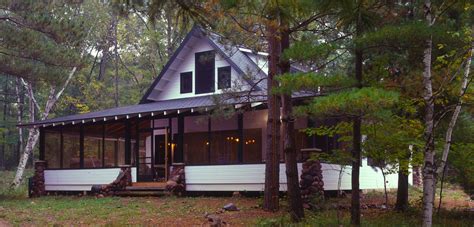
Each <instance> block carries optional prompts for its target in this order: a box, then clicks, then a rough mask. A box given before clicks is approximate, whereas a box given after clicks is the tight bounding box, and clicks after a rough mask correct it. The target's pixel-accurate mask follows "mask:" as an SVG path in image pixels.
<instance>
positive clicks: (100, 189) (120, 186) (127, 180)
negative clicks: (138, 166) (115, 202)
mask: <svg viewBox="0 0 474 227" xmlns="http://www.w3.org/2000/svg"><path fill="white" fill-rule="evenodd" d="M131 185H132V168H131V167H130V166H128V165H127V166H121V167H120V173H119V175H118V176H117V178H116V179H115V180H114V181H113V182H112V183H110V184H106V185H94V186H92V192H94V193H96V194H97V196H98V197H104V196H111V195H114V193H115V192H116V191H123V190H125V188H126V187H127V186H131Z"/></svg>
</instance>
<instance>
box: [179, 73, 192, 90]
mask: <svg viewBox="0 0 474 227" xmlns="http://www.w3.org/2000/svg"><path fill="white" fill-rule="evenodd" d="M180 91H181V94H184V93H191V92H193V72H185V73H181V74H180Z"/></svg>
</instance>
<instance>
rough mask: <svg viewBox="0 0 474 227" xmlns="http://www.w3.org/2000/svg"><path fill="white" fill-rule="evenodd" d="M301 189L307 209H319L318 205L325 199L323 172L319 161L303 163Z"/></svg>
mask: <svg viewBox="0 0 474 227" xmlns="http://www.w3.org/2000/svg"><path fill="white" fill-rule="evenodd" d="M300 187H301V197H302V198H303V206H304V207H305V208H306V209H314V208H317V207H318V204H317V203H319V202H321V200H322V199H323V197H324V182H323V172H322V170H321V163H320V162H319V161H317V160H308V161H306V162H304V163H303V170H302V171H301V180H300Z"/></svg>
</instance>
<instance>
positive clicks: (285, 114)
mask: <svg viewBox="0 0 474 227" xmlns="http://www.w3.org/2000/svg"><path fill="white" fill-rule="evenodd" d="M280 20H281V21H282V22H281V32H280V34H281V53H283V51H285V50H286V49H288V48H289V47H290V34H289V33H288V24H287V23H286V20H285V19H284V16H281V18H280ZM279 65H280V72H281V74H285V73H290V67H291V66H290V62H289V61H288V60H284V59H280V64H279ZM281 100H282V123H283V127H282V130H283V151H284V154H285V165H286V179H287V192H288V200H289V201H288V202H289V205H290V215H291V219H292V220H293V221H295V222H299V221H301V220H302V219H303V218H304V209H303V201H302V198H301V191H300V187H299V177H298V165H297V160H296V149H295V132H294V130H295V117H294V116H293V103H292V100H291V94H284V95H282V98H281Z"/></svg>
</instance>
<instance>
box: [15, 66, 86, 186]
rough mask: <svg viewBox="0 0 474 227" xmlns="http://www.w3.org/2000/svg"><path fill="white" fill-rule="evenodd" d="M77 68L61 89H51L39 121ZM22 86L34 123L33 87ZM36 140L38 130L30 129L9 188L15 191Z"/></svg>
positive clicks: (45, 114) (35, 104) (28, 85)
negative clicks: (28, 101) (24, 89)
mask: <svg viewBox="0 0 474 227" xmlns="http://www.w3.org/2000/svg"><path fill="white" fill-rule="evenodd" d="M76 70H77V67H74V68H73V69H72V70H71V71H70V72H69V75H68V77H67V79H66V82H64V84H63V85H62V87H61V89H60V90H59V91H58V92H57V93H56V88H55V87H51V89H50V92H49V96H48V99H47V101H46V104H45V107H44V110H43V112H42V114H41V120H44V119H46V118H48V116H49V113H50V112H51V110H52V109H53V107H54V104H56V102H57V101H58V99H59V98H60V97H61V95H62V93H63V92H64V90H65V89H66V87H67V86H68V85H69V83H70V82H71V79H72V77H73V76H74V74H75V73H76ZM22 83H23V85H24V86H25V87H26V91H27V93H26V94H27V96H28V98H29V100H30V122H34V121H35V106H39V104H38V103H37V101H36V99H35V97H34V92H33V87H32V86H31V84H29V83H26V82H25V81H24V80H22ZM38 138H39V130H38V129H37V128H30V129H29V130H28V139H27V142H26V146H25V149H24V151H23V153H22V154H21V158H20V161H19V163H18V168H17V171H16V174H15V178H14V179H13V182H12V184H11V188H13V189H17V188H18V187H19V186H20V184H21V182H22V181H23V175H24V172H25V168H26V164H27V162H28V159H29V158H30V156H31V155H32V153H33V149H34V148H35V146H36V144H37V143H38Z"/></svg>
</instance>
